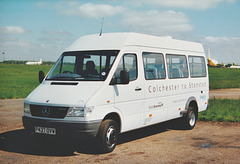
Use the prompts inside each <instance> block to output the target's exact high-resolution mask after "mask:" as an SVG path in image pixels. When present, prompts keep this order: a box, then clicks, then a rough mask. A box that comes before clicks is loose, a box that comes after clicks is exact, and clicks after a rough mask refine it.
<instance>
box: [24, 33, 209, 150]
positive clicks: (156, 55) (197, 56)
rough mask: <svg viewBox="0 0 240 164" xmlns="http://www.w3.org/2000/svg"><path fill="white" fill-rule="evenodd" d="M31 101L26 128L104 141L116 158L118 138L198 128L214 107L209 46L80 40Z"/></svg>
mask: <svg viewBox="0 0 240 164" xmlns="http://www.w3.org/2000/svg"><path fill="white" fill-rule="evenodd" d="M39 81H40V83H41V84H40V85H39V86H38V87H37V88H36V89H35V90H34V91H33V92H32V93H31V94H30V95H29V96H28V97H27V98H26V99H25V101H24V116H23V118H22V120H23V125H24V127H25V129H27V130H30V131H32V132H33V133H35V134H45V135H53V136H58V135H69V136H75V137H76V136H77V137H79V138H82V139H85V138H87V139H88V138H96V141H97V144H98V147H99V148H100V150H101V151H102V152H111V151H113V150H114V148H115V147H116V144H117V142H118V134H119V133H124V132H127V131H130V130H134V129H138V128H142V127H146V126H150V125H153V124H157V123H160V122H164V121H167V120H172V119H176V118H180V120H181V123H182V125H183V126H185V127H186V128H187V129H192V128H194V126H195V124H196V120H197V118H198V112H201V111H204V110H206V109H207V107H208V99H209V81H208V70H207V66H206V58H205V53H204V49H203V47H202V45H201V44H199V43H194V42H187V41H181V40H176V39H172V38H171V37H168V36H167V37H157V36H150V35H145V34H138V33H105V34H102V35H97V34H96V35H88V36H83V37H80V38H79V39H78V40H77V41H75V42H74V43H73V44H72V45H71V46H70V47H69V48H67V49H66V50H65V51H64V52H63V54H62V55H61V56H60V58H59V59H58V60H57V62H56V64H55V65H54V66H53V67H52V69H51V70H50V71H49V73H48V74H47V75H46V77H45V75H44V72H42V71H40V72H39Z"/></svg>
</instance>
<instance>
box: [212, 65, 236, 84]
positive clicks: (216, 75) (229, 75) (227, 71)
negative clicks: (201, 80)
mask: <svg viewBox="0 0 240 164" xmlns="http://www.w3.org/2000/svg"><path fill="white" fill-rule="evenodd" d="M208 72H209V89H221V88H240V69H237V68H235V69H234V68H209V69H208Z"/></svg>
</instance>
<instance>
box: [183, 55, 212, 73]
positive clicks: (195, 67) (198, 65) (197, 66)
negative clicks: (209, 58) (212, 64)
mask: <svg viewBox="0 0 240 164" xmlns="http://www.w3.org/2000/svg"><path fill="white" fill-rule="evenodd" d="M188 60H189V67H190V76H191V77H206V75H207V74H206V66H205V60H204V57H198V56H189V57H188Z"/></svg>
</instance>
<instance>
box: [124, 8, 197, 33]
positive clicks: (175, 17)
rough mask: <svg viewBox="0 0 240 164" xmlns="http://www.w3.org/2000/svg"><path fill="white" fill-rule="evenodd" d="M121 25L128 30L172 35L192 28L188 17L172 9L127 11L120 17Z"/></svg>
mask: <svg viewBox="0 0 240 164" xmlns="http://www.w3.org/2000/svg"><path fill="white" fill-rule="evenodd" d="M122 25H123V26H125V27H127V28H129V29H130V31H134V32H142V33H149V34H155V35H166V34H167V35H172V34H173V33H174V34H176V33H181V32H189V31H192V30H193V27H192V26H191V25H190V24H189V20H188V17H187V16H186V15H185V14H183V13H182V12H175V11H173V10H168V11H158V10H149V11H128V12H126V13H125V14H124V16H123V18H122Z"/></svg>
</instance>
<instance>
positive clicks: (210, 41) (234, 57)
mask: <svg viewBox="0 0 240 164" xmlns="http://www.w3.org/2000/svg"><path fill="white" fill-rule="evenodd" d="M202 43H203V46H204V47H205V50H207V49H208V48H209V49H210V50H211V58H213V59H216V60H218V61H219V62H224V63H225V64H226V63H233V62H236V63H238V64H240V38H239V37H213V36H206V37H203V38H202Z"/></svg>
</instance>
